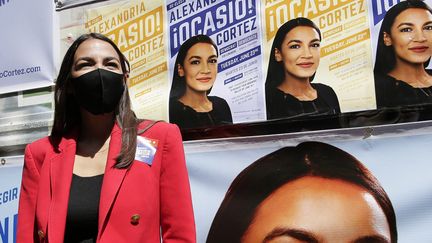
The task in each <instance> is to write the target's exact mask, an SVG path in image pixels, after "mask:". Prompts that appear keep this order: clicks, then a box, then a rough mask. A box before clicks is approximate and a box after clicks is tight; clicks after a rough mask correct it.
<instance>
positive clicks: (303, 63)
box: [265, 18, 340, 120]
mask: <svg viewBox="0 0 432 243" xmlns="http://www.w3.org/2000/svg"><path fill="white" fill-rule="evenodd" d="M320 42H321V32H320V30H319V29H318V27H317V26H316V25H315V24H314V23H313V22H312V21H311V20H309V19H306V18H296V19H292V20H290V21H288V22H286V23H285V24H283V25H282V26H281V27H279V29H278V31H277V33H276V36H275V38H274V41H273V45H272V48H271V53H270V59H269V66H268V71H267V79H266V83H265V89H266V107H267V119H268V120H270V119H278V118H288V117H296V116H304V115H323V114H338V113H340V107H339V101H338V98H337V96H336V93H335V92H334V91H333V89H332V88H331V87H329V86H327V85H324V84H320V83H311V82H312V80H313V79H314V76H315V73H316V70H317V68H318V65H319V61H320Z"/></svg>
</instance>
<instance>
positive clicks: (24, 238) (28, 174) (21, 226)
mask: <svg viewBox="0 0 432 243" xmlns="http://www.w3.org/2000/svg"><path fill="white" fill-rule="evenodd" d="M38 185H39V170H38V168H37V166H36V163H35V159H34V157H33V154H32V151H31V145H27V147H26V149H25V155H24V168H23V173H22V182H21V192H20V199H19V207H18V229H17V242H18V243H30V242H36V241H37V239H35V237H36V234H35V225H36V224H35V215H36V212H35V211H36V197H37V191H38Z"/></svg>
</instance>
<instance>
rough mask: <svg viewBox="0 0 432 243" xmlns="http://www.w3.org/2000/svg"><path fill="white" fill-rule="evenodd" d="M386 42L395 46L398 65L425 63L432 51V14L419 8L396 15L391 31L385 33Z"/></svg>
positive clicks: (387, 44)
mask: <svg viewBox="0 0 432 243" xmlns="http://www.w3.org/2000/svg"><path fill="white" fill-rule="evenodd" d="M414 16H415V18H414ZM384 44H385V45H386V46H392V47H393V49H394V52H395V57H396V65H397V64H398V63H400V62H408V63H412V64H422V65H423V63H425V62H426V61H427V60H429V58H430V57H431V53H432V14H431V13H430V12H429V11H427V10H425V9H419V8H411V9H407V10H405V11H403V12H402V13H400V14H399V15H398V16H397V17H396V19H395V21H394V23H393V25H392V27H391V32H390V33H384Z"/></svg>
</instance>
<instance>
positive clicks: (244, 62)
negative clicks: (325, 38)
mask: <svg viewBox="0 0 432 243" xmlns="http://www.w3.org/2000/svg"><path fill="white" fill-rule="evenodd" d="M166 10H167V17H166V19H167V24H168V27H167V35H168V39H169V46H168V47H169V71H170V82H171V80H173V72H174V68H176V67H174V64H175V61H176V57H177V53H178V51H179V48H180V47H181V45H182V44H183V43H184V42H185V41H186V40H188V39H189V38H190V37H192V36H195V35H199V34H202V35H207V36H209V37H210V38H211V39H212V40H213V41H214V43H215V44H216V45H217V47H218V49H219V53H218V54H219V56H218V60H217V62H218V64H217V77H216V81H215V83H214V85H213V87H212V88H211V91H210V93H209V94H208V96H217V97H220V98H222V99H223V100H225V101H226V102H227V103H228V105H229V108H230V110H231V114H232V122H233V123H240V122H251V121H258V120H265V118H266V116H265V105H264V104H265V103H264V92H263V88H262V87H263V86H262V81H263V78H264V77H263V75H262V73H263V72H262V66H263V64H262V46H261V38H262V35H261V22H262V21H261V17H260V2H259V1H257V0H225V1H216V0H210V1H203V0H187V1H186V0H168V1H166ZM172 82H174V81H172Z"/></svg>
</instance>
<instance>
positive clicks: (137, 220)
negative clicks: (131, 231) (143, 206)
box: [130, 214, 141, 225]
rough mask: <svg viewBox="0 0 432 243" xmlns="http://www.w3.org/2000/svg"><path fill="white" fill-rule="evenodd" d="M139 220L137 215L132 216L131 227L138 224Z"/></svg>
mask: <svg viewBox="0 0 432 243" xmlns="http://www.w3.org/2000/svg"><path fill="white" fill-rule="evenodd" d="M140 218H141V216H140V215H139V214H134V215H132V217H131V221H130V222H131V224H132V225H137V224H139V220H140Z"/></svg>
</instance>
